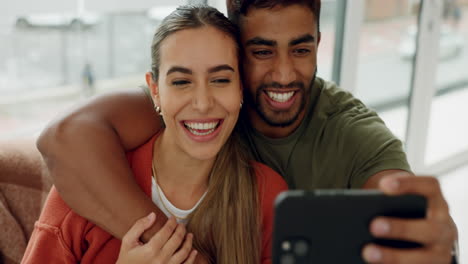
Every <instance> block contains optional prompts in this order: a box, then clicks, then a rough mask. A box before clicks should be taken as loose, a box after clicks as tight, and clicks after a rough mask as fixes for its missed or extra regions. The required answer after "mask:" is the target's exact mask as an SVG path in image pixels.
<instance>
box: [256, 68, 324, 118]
mask: <svg viewBox="0 0 468 264" xmlns="http://www.w3.org/2000/svg"><path fill="white" fill-rule="evenodd" d="M316 75H317V71H316V72H315V74H314V77H313V78H312V81H311V82H310V83H309V85H308V86H306V85H305V84H304V83H303V82H298V81H295V82H292V83H290V84H288V85H281V84H279V83H277V82H272V83H269V84H265V83H264V84H261V85H260V86H259V87H258V88H257V92H256V94H255V101H253V102H250V103H252V105H253V107H254V108H255V110H256V111H257V113H258V115H259V116H260V117H261V118H262V120H263V121H265V123H267V124H268V125H269V126H272V127H288V126H291V125H292V124H294V123H295V122H296V121H297V119H298V118H299V116H300V114H301V113H302V112H303V111H305V108H306V105H307V101H308V99H309V97H310V93H311V91H312V88H313V86H314V82H315V78H316ZM306 87H307V88H306ZM267 88H298V89H299V90H298V91H296V93H302V95H301V102H300V105H299V109H298V110H297V112H296V113H294V114H293V115H292V116H291V117H289V118H287V119H285V120H276V119H275V117H269V116H268V114H267V113H266V111H265V110H264V109H263V107H262V105H261V104H260V99H261V96H262V94H263V93H265V89H267ZM267 96H268V95H267ZM293 96H296V95H293ZM250 100H252V99H250ZM288 111H290V110H285V111H272V112H273V113H274V114H276V115H280V114H281V113H287V112H288ZM270 115H271V114H270Z"/></svg>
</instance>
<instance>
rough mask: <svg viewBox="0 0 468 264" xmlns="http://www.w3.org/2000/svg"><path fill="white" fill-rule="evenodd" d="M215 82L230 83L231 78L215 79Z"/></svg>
mask: <svg viewBox="0 0 468 264" xmlns="http://www.w3.org/2000/svg"><path fill="white" fill-rule="evenodd" d="M213 82H214V83H230V82H231V80H229V79H215V80H213Z"/></svg>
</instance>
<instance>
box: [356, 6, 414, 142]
mask: <svg viewBox="0 0 468 264" xmlns="http://www.w3.org/2000/svg"><path fill="white" fill-rule="evenodd" d="M419 4H420V1H410V0H398V1H382V0H366V1H365V12H364V13H365V17H364V22H363V25H362V32H361V35H360V46H359V59H358V60H359V65H358V71H357V72H358V73H357V85H356V91H355V94H356V96H357V97H358V98H360V99H361V100H362V101H363V102H364V103H366V104H367V105H368V106H370V107H372V108H374V109H375V110H376V111H377V112H378V113H379V115H380V116H381V117H382V118H383V120H384V121H385V122H386V124H387V126H388V127H389V128H390V129H391V130H392V131H393V133H394V134H395V135H396V136H398V137H399V138H401V139H402V140H405V136H406V123H407V120H408V104H409V94H410V91H411V85H412V75H413V65H414V63H413V58H414V55H415V53H416V36H417V28H418V15H419Z"/></svg>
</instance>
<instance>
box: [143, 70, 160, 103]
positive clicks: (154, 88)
mask: <svg viewBox="0 0 468 264" xmlns="http://www.w3.org/2000/svg"><path fill="white" fill-rule="evenodd" d="M145 78H146V84H147V85H148V88H149V90H150V92H151V98H153V101H154V104H155V105H156V106H160V104H159V87H158V83H157V81H155V80H154V78H153V73H152V72H147V73H146V75H145Z"/></svg>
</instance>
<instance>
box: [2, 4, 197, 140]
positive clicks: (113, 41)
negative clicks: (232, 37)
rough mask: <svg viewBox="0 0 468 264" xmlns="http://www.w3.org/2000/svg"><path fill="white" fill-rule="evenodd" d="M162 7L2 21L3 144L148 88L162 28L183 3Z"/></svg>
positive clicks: (35, 15) (32, 16)
mask: <svg viewBox="0 0 468 264" xmlns="http://www.w3.org/2000/svg"><path fill="white" fill-rule="evenodd" d="M163 2H164V4H159V5H158V1H155V5H156V6H154V7H153V8H148V9H147V10H140V11H134V10H132V11H125V10H123V11H119V12H116V11H112V12H111V13H96V12H88V11H86V12H82V13H81V14H80V15H79V16H78V15H76V14H72V13H45V14H43V13H41V14H27V15H21V16H16V17H14V18H11V19H10V18H8V20H7V19H6V18H4V17H0V139H5V138H16V137H22V136H31V135H32V134H37V133H39V131H40V130H42V128H43V127H44V126H45V124H46V123H47V122H48V121H50V120H51V119H52V118H54V117H55V116H56V115H57V114H58V113H61V112H65V111H66V109H69V108H70V107H71V106H72V105H74V104H76V103H77V102H80V101H82V100H83V99H86V98H88V97H89V96H91V95H94V94H98V93H101V92H104V91H108V90H111V89H121V88H126V89H131V88H135V89H136V88H137V87H138V86H139V85H142V84H144V83H145V81H144V74H145V72H146V71H148V70H149V69H150V68H151V65H150V61H151V58H150V46H151V41H152V38H153V34H154V31H155V29H156V27H157V25H158V24H159V23H160V22H161V20H162V19H163V18H164V17H165V16H166V15H168V14H169V13H170V12H172V11H173V10H174V9H175V8H176V6H177V5H178V4H181V3H185V1H178V2H174V1H172V2H170V1H159V3H163ZM195 2H199V1H191V3H195ZM113 10H114V9H113Z"/></svg>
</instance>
